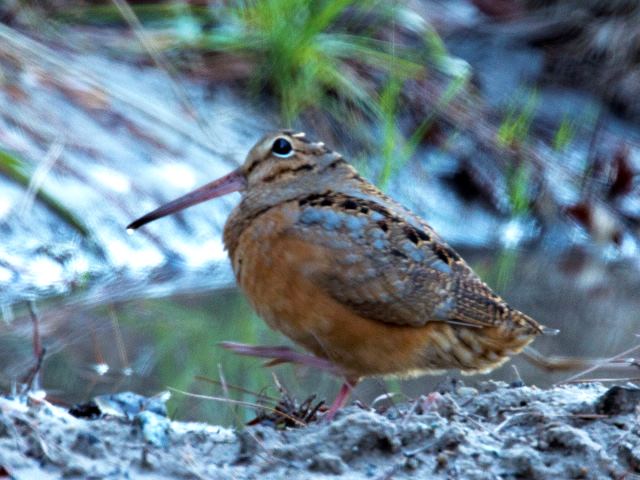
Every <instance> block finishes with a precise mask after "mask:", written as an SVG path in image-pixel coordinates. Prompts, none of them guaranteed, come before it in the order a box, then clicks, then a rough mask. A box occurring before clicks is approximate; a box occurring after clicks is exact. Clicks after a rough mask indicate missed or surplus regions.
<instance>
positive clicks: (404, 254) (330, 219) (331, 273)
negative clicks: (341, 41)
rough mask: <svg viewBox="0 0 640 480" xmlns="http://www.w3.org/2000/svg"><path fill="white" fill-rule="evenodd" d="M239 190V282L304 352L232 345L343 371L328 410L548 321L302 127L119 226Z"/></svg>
mask: <svg viewBox="0 0 640 480" xmlns="http://www.w3.org/2000/svg"><path fill="white" fill-rule="evenodd" d="M234 191H240V192H241V195H242V199H241V201H240V204H239V205H238V206H237V207H236V208H235V209H234V210H233V212H232V213H231V215H230V216H229V219H228V220H227V222H226V224H225V227H224V243H225V246H226V248H227V250H228V251H229V256H230V258H231V261H232V264H233V270H234V272H235V275H236V278H237V280H238V283H239V284H240V287H241V288H242V290H243V291H244V293H245V294H246V295H247V297H248V299H249V301H250V302H251V304H252V305H253V307H254V308H255V310H256V311H257V312H258V314H259V315H260V316H261V317H262V318H263V319H264V320H265V321H266V322H267V324H268V325H269V326H271V327H272V328H274V329H276V330H279V331H280V332H282V333H284V334H285V335H286V336H287V337H289V338H290V339H292V340H293V341H294V342H296V343H297V344H299V345H301V346H303V347H304V348H306V349H307V350H310V351H311V352H312V353H313V355H305V354H303V353H299V352H296V351H294V350H292V349H289V348H287V347H259V346H249V345H242V344H232V343H229V344H227V347H228V348H231V349H232V350H235V351H236V352H238V353H242V354H247V355H255V356H260V357H268V358H271V359H272V360H273V361H274V363H278V362H297V363H305V364H309V365H313V366H316V367H320V368H326V369H329V370H333V371H334V372H336V373H339V374H341V375H343V376H344V377H345V379H346V382H345V383H344V385H343V387H342V389H341V390H340V393H339V395H338V397H337V398H336V400H335V402H334V404H333V405H332V406H331V408H330V410H329V412H328V417H329V418H331V417H333V415H334V414H335V412H336V411H337V410H338V409H339V408H340V407H341V406H343V405H344V404H345V403H346V400H347V399H348V396H349V392H350V390H351V388H352V387H353V385H355V383H356V382H357V381H358V379H360V378H361V377H366V376H371V375H401V376H413V375H418V374H425V373H439V372H442V371H444V370H447V369H458V370H461V371H462V372H464V373H476V372H488V371H490V370H492V369H494V368H496V367H498V366H500V365H501V364H503V363H504V362H505V361H507V360H508V358H509V356H510V355H513V354H516V353H518V352H520V351H521V350H522V349H523V348H524V347H525V346H526V345H527V344H529V343H530V342H531V341H532V340H533V339H534V338H535V337H536V335H538V334H540V333H542V332H543V330H544V328H543V327H542V326H541V325H539V324H538V323H537V322H536V321H535V320H533V319H532V318H530V317H528V316H527V315H525V314H523V313H521V312H519V311H518V310H515V309H513V308H511V307H510V306H509V305H507V304H506V303H505V302H504V300H502V299H501V298H500V297H499V296H498V295H496V294H495V293H494V292H493V291H492V290H491V289H490V288H489V287H488V286H487V285H486V284H485V283H484V282H482V280H480V278H479V277H478V276H477V275H476V274H475V273H474V272H473V271H472V270H471V268H470V267H469V266H468V265H467V264H466V263H465V261H464V260H463V259H462V258H460V256H459V255H458V254H457V253H456V252H455V251H454V250H453V249H452V248H451V247H449V246H448V245H447V244H446V243H445V242H444V241H443V240H442V239H441V238H440V237H439V236H438V234H437V233H436V232H435V231H434V230H433V229H432V228H431V227H430V226H429V225H428V224H427V223H425V222H424V221H423V220H422V219H421V218H419V217H418V216H416V215H415V214H413V213H412V212H411V211H409V210H407V209H406V208H404V207H402V206H401V205H399V204H398V203H397V202H395V201H394V200H392V199H391V198H389V197H388V196H387V195H385V194H384V193H382V192H381V191H380V190H378V189H377V188H376V187H375V186H374V185H372V184H371V183H369V182H368V181H366V180H365V179H363V178H362V177H361V176H360V175H358V173H357V172H356V170H355V169H354V168H353V167H352V166H351V165H349V164H348V163H347V162H346V161H345V159H344V158H343V157H342V155H340V154H339V153H337V152H334V151H332V150H330V149H329V148H327V147H326V146H325V145H324V143H322V142H314V141H311V140H309V139H308V138H307V137H306V136H305V134H304V133H294V132H292V131H289V130H285V131H281V132H277V133H274V134H270V135H266V136H265V137H263V138H262V139H261V140H260V141H259V142H258V143H257V144H256V145H255V146H254V147H253V148H252V149H251V151H250V152H249V154H248V156H247V159H246V161H245V162H244V164H243V165H242V166H241V167H240V168H238V169H237V170H235V171H233V172H231V173H230V174H228V175H226V176H224V177H222V178H220V179H219V180H216V181H214V182H211V183H209V184H207V185H205V186H203V187H201V188H199V189H197V190H195V191H193V192H192V193H189V194H187V195H185V196H183V197H181V198H179V199H177V200H174V201H173V202H170V203H168V204H166V205H164V206H162V207H160V208H158V209H157V210H155V211H153V212H151V213H149V214H147V215H145V216H143V217H142V218H140V219H138V220H136V221H135V222H133V223H132V224H131V225H129V227H128V228H130V229H136V228H138V227H140V226H142V225H144V224H146V223H148V222H151V221H153V220H155V219H157V218H160V217H163V216H165V215H169V214H172V213H175V212H177V211H179V210H182V209H184V208H186V207H188V206H191V205H195V204H196V203H200V202H202V201H205V200H208V199H211V198H214V197H218V196H221V195H225V194H227V193H230V192H234Z"/></svg>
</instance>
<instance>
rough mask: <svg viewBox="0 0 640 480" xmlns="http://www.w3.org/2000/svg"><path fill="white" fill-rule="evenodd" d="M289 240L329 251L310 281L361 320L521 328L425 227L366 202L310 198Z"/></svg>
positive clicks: (330, 196) (511, 312)
mask: <svg viewBox="0 0 640 480" xmlns="http://www.w3.org/2000/svg"><path fill="white" fill-rule="evenodd" d="M288 234H292V235H294V236H296V237H298V238H301V239H303V240H304V241H306V242H311V243H315V244H317V245H319V246H322V247H324V248H325V249H326V250H327V262H326V265H323V268H322V269H321V272H320V273H318V272H317V271H314V274H313V275H314V276H315V277H314V281H315V282H316V284H317V285H318V288H322V289H324V290H326V291H327V293H328V294H329V295H330V296H332V297H333V298H334V299H336V300H338V301H340V302H341V303H343V304H344V305H347V306H348V307H349V308H350V309H352V310H353V311H355V312H357V313H358V314H360V315H362V316H364V317H366V318H370V319H374V320H378V321H382V322H389V323H395V324H398V325H412V326H421V325H424V324H426V323H427V322H434V321H439V322H449V323H455V324H461V325H466V326H471V327H478V328H480V327H487V326H495V325H497V324H499V323H502V322H514V323H516V324H521V323H522V319H521V318H520V317H524V316H523V315H522V314H520V313H519V312H516V311H514V310H512V309H510V308H509V307H508V306H507V305H506V304H505V303H504V301H502V300H501V299H500V298H499V297H498V296H496V295H495V294H494V293H493V292H492V291H491V290H490V289H489V287H488V286H487V285H485V284H484V283H483V282H482V281H481V280H480V279H479V278H478V277H477V276H476V275H475V273H473V271H472V270H471V269H470V268H469V267H468V266H467V265H466V264H465V263H464V261H463V260H462V259H461V258H460V257H459V256H458V255H457V253H455V252H454V251H453V250H452V249H451V248H450V247H448V246H447V245H446V244H445V243H443V242H442V241H441V240H440V239H439V238H438V236H437V235H436V234H435V232H433V231H432V230H431V229H430V228H429V227H428V226H427V225H426V224H423V225H421V226H420V227H416V226H413V225H411V224H409V223H407V222H406V221H405V220H404V219H403V218H402V217H401V216H400V215H398V214H397V213H396V212H393V211H391V210H390V209H389V208H387V207H385V206H382V205H380V204H377V203H375V202H373V201H371V200H363V199H360V198H354V197H348V196H345V195H341V194H326V195H324V196H315V197H314V198H313V200H311V201H309V202H308V203H305V204H303V205H302V212H301V215H300V218H299V220H298V222H297V224H296V225H294V227H293V231H292V232H288ZM514 317H515V318H514ZM524 318H527V317H524Z"/></svg>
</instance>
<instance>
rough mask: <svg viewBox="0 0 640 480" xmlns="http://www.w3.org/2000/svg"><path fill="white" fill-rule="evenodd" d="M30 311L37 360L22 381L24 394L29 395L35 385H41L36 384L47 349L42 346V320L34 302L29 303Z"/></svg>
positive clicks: (34, 353) (34, 352) (34, 351)
mask: <svg viewBox="0 0 640 480" xmlns="http://www.w3.org/2000/svg"><path fill="white" fill-rule="evenodd" d="M28 309H29V316H30V317H31V323H32V324H33V335H32V342H33V357H34V358H35V364H34V365H33V367H31V369H30V370H29V372H28V373H27V375H26V376H25V378H24V380H23V381H22V383H23V384H25V389H24V392H23V393H27V392H29V391H31V389H32V388H33V385H34V383H35V384H36V385H37V384H38V383H39V382H36V380H37V378H38V374H39V373H40V370H41V369H42V362H43V361H44V355H45V352H46V349H45V348H44V347H43V346H42V339H41V338H40V319H39V318H38V315H37V314H36V311H35V308H34V305H33V302H29V303H28Z"/></svg>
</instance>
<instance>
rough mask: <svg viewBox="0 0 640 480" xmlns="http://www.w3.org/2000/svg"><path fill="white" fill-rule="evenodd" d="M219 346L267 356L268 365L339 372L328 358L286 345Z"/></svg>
mask: <svg viewBox="0 0 640 480" xmlns="http://www.w3.org/2000/svg"><path fill="white" fill-rule="evenodd" d="M220 346H221V347H222V348H226V349H227V350H231V351H232V352H234V353H237V354H239V355H247V356H249V357H260V358H269V359H270V361H268V362H267V363H266V365H268V366H273V365H278V364H279V363H294V364H298V365H306V366H307V367H312V368H318V369H320V370H326V371H328V372H330V373H332V374H334V375H339V374H340V369H339V368H338V367H337V366H335V365H334V364H333V363H331V362H330V361H329V360H326V359H324V358H320V357H316V356H315V355H309V354H306V353H300V352H297V351H295V350H294V349H292V348H290V347H287V346H278V347H270V346H262V345H247V344H245V343H236V342H221V343H220Z"/></svg>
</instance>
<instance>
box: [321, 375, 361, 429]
mask: <svg viewBox="0 0 640 480" xmlns="http://www.w3.org/2000/svg"><path fill="white" fill-rule="evenodd" d="M357 384H358V380H353V379H348V378H346V379H345V381H344V383H343V384H342V386H341V387H340V391H339V392H338V396H337V397H336V399H335V400H334V401H333V403H332V404H331V406H330V407H329V410H327V413H325V414H324V417H323V419H324V420H326V421H327V422H330V421H331V420H333V417H335V416H336V413H338V410H340V409H341V408H342V407H344V406H345V405H346V404H347V402H348V401H349V397H350V396H351V391H352V390H353V388H354V387H355V386H356V385H357Z"/></svg>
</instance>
